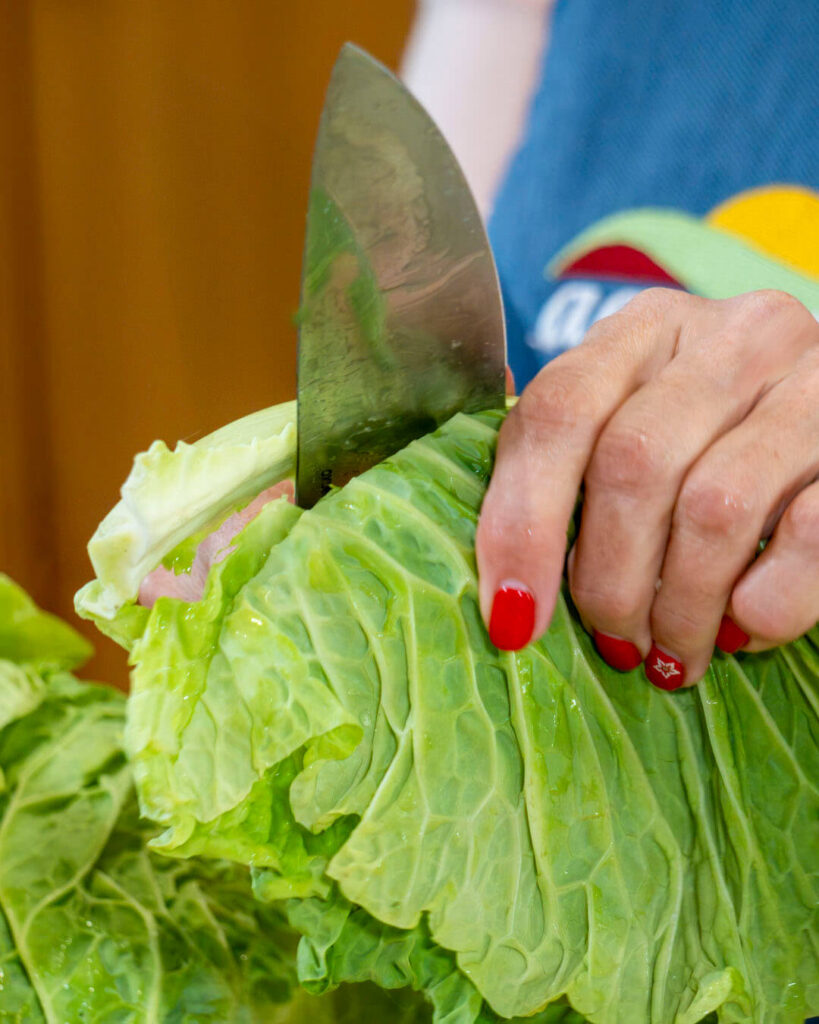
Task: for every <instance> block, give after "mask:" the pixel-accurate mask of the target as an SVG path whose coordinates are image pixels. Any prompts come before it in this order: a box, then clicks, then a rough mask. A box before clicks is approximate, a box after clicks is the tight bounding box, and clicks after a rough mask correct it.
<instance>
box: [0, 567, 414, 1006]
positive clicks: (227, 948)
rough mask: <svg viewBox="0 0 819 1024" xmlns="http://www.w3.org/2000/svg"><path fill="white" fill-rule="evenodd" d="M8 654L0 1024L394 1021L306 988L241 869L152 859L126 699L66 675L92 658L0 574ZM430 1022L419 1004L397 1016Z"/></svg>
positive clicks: (0, 618)
mask: <svg viewBox="0 0 819 1024" xmlns="http://www.w3.org/2000/svg"><path fill="white" fill-rule="evenodd" d="M0 650H2V653H3V655H5V656H6V657H3V658H2V659H0V714H1V715H2V723H3V726H4V727H0V768H1V769H2V775H0V1024H81V1022H88V1024H91V1022H99V1024H101V1022H103V1021H106V1022H113V1021H117V1022H119V1024H143V1022H144V1024H159V1022H163V1024H206V1022H208V1021H212V1022H214V1024H301V1022H305V1024H306V1022H308V1021H309V1022H311V1024H344V1022H348V1024H352V1022H353V1021H360V1020H391V1019H393V1014H392V1010H393V1004H394V999H393V1000H392V1001H390V995H389V993H385V992H382V991H381V990H380V989H377V988H375V986H358V987H355V988H353V987H347V988H345V989H343V990H340V991H338V992H336V993H334V995H333V996H331V997H326V998H324V999H316V998H315V997H314V996H312V995H309V994H307V993H306V992H303V991H301V990H299V988H298V986H297V982H296V967H295V958H296V942H297V938H298V937H297V935H296V933H295V932H294V931H293V929H292V928H291V927H290V926H289V925H288V924H287V921H286V919H285V916H284V913H283V912H282V911H281V910H280V909H278V908H275V907H270V906H267V905H265V904H263V903H260V902H258V901H257V900H256V899H254V897H253V894H252V891H251V886H250V878H249V875H248V870H247V868H246V867H243V866H240V865H236V864H234V863H230V862H227V861H217V860H202V859H191V860H185V861H182V860H171V859H169V858H167V857H162V856H160V855H159V854H157V853H154V852H151V851H150V850H149V848H148V845H147V843H148V840H149V839H150V838H151V836H152V835H154V834H155V832H156V829H155V827H153V826H151V825H150V824H149V823H146V822H144V821H140V820H139V817H138V812H137V805H136V799H135V794H134V787H133V781H132V778H131V773H130V769H129V768H128V766H127V764H126V762H125V758H124V755H123V752H122V730H123V724H124V703H125V702H124V698H123V697H122V695H121V694H119V693H117V692H116V691H114V690H112V689H110V688H107V687H103V686H99V685H94V684H89V683H81V682H79V681H78V680H76V679H75V678H73V677H72V676H71V675H69V674H68V672H66V671H65V670H64V667H65V666H67V665H69V664H76V663H77V662H79V661H81V660H82V659H83V658H84V657H87V655H88V653H89V648H88V646H87V644H86V643H85V641H83V640H82V639H81V638H80V637H79V636H78V635H77V634H76V633H75V632H74V630H72V629H71V627H69V626H68V625H66V624H65V623H62V622H60V621H59V620H57V619H55V618H54V617H53V616H50V615H47V614H46V613H45V612H42V611H41V610H40V609H38V608H37V607H36V605H34V603H33V602H32V601H31V600H30V598H29V597H28V596H27V595H26V594H25V593H24V592H23V591H22V590H21V589H20V588H19V587H17V586H16V585H15V584H14V583H12V581H11V580H9V579H8V577H5V576H0ZM13 659H17V660H13ZM35 666H40V668H39V670H38V669H37V668H35ZM428 1018H429V1014H428V1012H427V1010H426V1008H425V1006H424V1004H423V1003H421V1002H417V1001H416V1002H412V1001H411V1000H410V1001H407V1000H405V1001H403V1002H402V1014H401V1015H395V1017H394V1019H395V1021H396V1024H421V1022H422V1021H424V1020H427V1019H428Z"/></svg>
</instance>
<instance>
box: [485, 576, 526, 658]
mask: <svg viewBox="0 0 819 1024" xmlns="http://www.w3.org/2000/svg"><path fill="white" fill-rule="evenodd" d="M534 628H535V599H534V597H533V596H532V593H531V591H529V590H528V589H527V588H526V587H525V586H524V585H523V584H522V583H502V584H501V585H500V587H498V589H497V591H496V593H495V598H494V600H493V601H492V614H491V615H490V616H489V639H490V640H491V641H492V643H493V644H494V645H495V646H496V647H498V648H499V649H500V650H502V651H519V650H520V649H521V647H525V646H526V645H527V644H528V643H529V641H530V640H531V639H532V632H533V630H534Z"/></svg>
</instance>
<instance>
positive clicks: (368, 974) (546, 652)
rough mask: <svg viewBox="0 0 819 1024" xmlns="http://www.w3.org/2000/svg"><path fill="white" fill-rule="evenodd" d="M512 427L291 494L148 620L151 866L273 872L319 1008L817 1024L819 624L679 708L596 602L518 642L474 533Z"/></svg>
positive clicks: (140, 721) (141, 750)
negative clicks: (513, 644) (650, 681)
mask: <svg viewBox="0 0 819 1024" xmlns="http://www.w3.org/2000/svg"><path fill="white" fill-rule="evenodd" d="M500 420H501V414H494V413H485V414H480V415H475V416H463V415H461V416H456V417H455V418H454V419H453V420H451V421H450V422H449V423H448V424H447V425H445V426H444V427H443V428H442V429H440V430H439V431H437V432H436V433H435V434H432V435H429V436H428V437H426V438H423V439H421V440H419V441H417V442H415V443H413V444H411V445H409V446H408V447H407V448H406V449H404V450H403V451H401V452H399V453H398V454H396V455H395V456H394V457H392V458H390V459H388V460H386V461H384V462H382V463H380V464H379V465H377V466H375V467H374V468H373V469H371V470H369V471H368V472H367V473H365V474H362V475H361V476H360V477H357V478H356V479H354V480H352V481H351V482H350V483H349V484H347V485H346V486H345V487H344V488H342V489H340V490H338V491H335V492H333V493H331V494H329V495H328V496H326V497H325V498H324V499H322V501H320V502H319V503H318V504H317V505H316V506H315V508H313V509H312V510H310V511H309V512H301V511H300V510H299V509H296V508H293V507H292V506H290V505H288V504H287V503H286V502H285V501H283V500H280V501H275V502H271V503H269V504H268V505H267V506H265V507H264V509H263V510H262V512H261V513H260V514H259V515H258V516H257V517H256V519H254V520H253V521H252V522H251V523H250V524H249V525H248V526H247V527H246V528H245V529H244V531H243V532H242V533H241V534H239V535H238V537H237V538H235V540H234V542H233V543H234V547H233V550H232V552H231V554H230V555H229V556H228V557H227V558H226V559H225V560H224V561H222V562H220V563H219V564H218V565H215V566H214V567H213V568H212V569H211V571H210V575H209V577H208V581H207V585H206V588H205V593H204V596H203V598H202V600H201V601H198V602H195V603H185V602H183V601H180V600H178V599H173V598H160V599H159V600H158V601H157V602H156V604H155V605H154V606H153V608H152V609H151V610H150V612H148V610H147V609H141V610H140V611H139V614H140V615H142V618H141V620H140V626H139V629H138V630H134V631H133V632H132V633H131V635H130V637H129V645H130V647H131V662H132V665H133V672H132V694H131V697H130V699H129V703H128V710H127V724H126V733H125V743H126V749H127V752H128V755H129V758H130V759H131V763H132V766H133V773H134V777H135V780H136V785H137V790H138V793H139V800H140V806H141V810H142V812H143V814H144V815H146V816H147V817H148V818H149V819H151V820H152V821H153V822H155V823H156V824H157V825H158V826H160V828H161V829H162V831H161V833H160V835H159V836H158V837H157V838H156V839H155V840H154V841H153V844H152V845H153V848H154V849H155V850H157V851H161V852H163V853H165V854H167V855H170V856H171V857H173V858H182V859H184V858H188V857H194V856H196V857H202V856H204V857H214V858H225V857H227V858H231V859H233V860H236V861H239V862H241V863H244V864H248V865H250V866H251V867H252V868H253V874H254V884H255V889H256V892H257V895H258V896H259V898H260V900H263V901H264V900H268V901H281V900H286V901H287V902H286V906H287V910H288V914H289V916H290V920H291V922H292V923H293V924H294V926H295V927H296V928H297V929H298V930H299V931H300V932H301V933H302V934H303V936H304V938H303V939H302V942H301V945H300V948H299V954H298V967H299V974H300V977H301V979H302V981H303V983H304V984H306V985H307V987H308V988H310V989H311V990H312V991H326V990H330V989H332V988H333V987H334V986H335V985H336V984H338V983H340V982H344V981H365V980H366V981H370V982H375V983H376V984H377V985H379V986H380V987H382V988H386V989H393V988H399V987H402V986H409V987H412V988H415V989H417V990H418V991H420V992H423V993H425V994H426V996H427V998H428V999H429V1000H430V1001H431V1003H432V1004H433V1007H434V1014H435V1020H436V1022H439V1024H443V1022H446V1024H471V1022H474V1021H478V1020H480V1021H485V1020H496V1019H498V1018H501V1019H510V1018H516V1017H532V1019H533V1020H542V1021H557V1020H567V1021H569V1020H579V1019H582V1018H585V1019H586V1020H588V1021H589V1022H591V1024H697V1022H698V1021H702V1020H705V1019H709V1020H718V1021H719V1022H720V1024H740V1022H742V1024H748V1022H751V1024H787V1022H801V1021H802V1020H803V1019H804V1017H805V1016H806V1015H807V1013H808V1011H809V1010H810V1009H815V1008H816V1007H818V1006H819V934H818V932H817V924H818V923H819V634H818V633H817V631H816V630H814V631H812V632H811V633H810V634H808V635H807V636H805V637H804V638H802V639H800V640H798V641H797V642H795V643H793V644H791V645H789V646H787V647H783V648H780V649H778V650H775V651H771V652H767V653H764V654H758V655H753V656H750V655H740V656H738V657H728V656H725V655H722V654H717V655H716V656H715V658H714V660H713V662H712V664H711V667H710V669H709V671H708V673H707V674H706V677H705V678H704V679H703V681H702V682H701V683H700V684H698V686H697V687H695V688H693V689H689V690H684V691H681V692H678V693H676V694H674V695H668V694H665V693H661V692H659V691H657V690H655V689H654V688H652V687H651V686H649V685H647V684H646V682H645V680H644V679H643V677H642V675H641V673H639V672H633V673H629V674H626V675H620V674H618V673H616V672H613V671H612V670H610V669H609V668H608V667H607V666H606V665H605V664H604V663H603V662H602V661H601V659H600V658H599V657H598V656H597V654H596V652H595V650H594V648H593V645H592V643H591V642H590V639H589V637H588V636H587V635H586V633H585V632H584V630H583V629H582V627H581V625H580V623H579V620H578V618H577V616H576V614H575V612H574V610H573V609H572V607H571V603H570V601H569V599H568V596H567V595H564V596H563V597H562V598H561V600H560V601H559V603H558V607H557V610H556V612H555V615H554V618H553V621H552V623H551V626H550V629H549V631H548V633H547V634H546V636H545V637H544V638H543V639H542V640H541V641H540V642H538V643H536V644H533V645H530V646H529V647H527V648H526V649H524V650H523V651H520V652H518V653H516V654H507V653H502V652H499V651H498V650H496V649H495V648H494V647H493V646H492V645H491V643H490V642H489V640H488V637H487V635H486V631H485V629H484V626H483V624H482V621H481V618H480V614H479V609H478V600H477V581H476V571H475V562H474V535H475V527H476V522H477V517H478V512H479V509H480V505H481V501H482V498H483V494H484V492H485V488H486V485H487V482H488V480H489V476H490V474H491V470H492V463H493V458H494V450H495V442H496V435H497V429H498V426H499V423H500ZM91 586H93V584H92V585H91ZM131 607H132V606H130V605H128V604H127V603H123V604H122V605H120V606H118V607H116V608H113V609H111V610H110V613H111V615H112V616H113V618H114V619H115V618H116V616H118V615H123V614H135V613H133V612H132V611H129V610H128V609H129V608H131ZM78 608H79V610H80V611H81V613H85V614H90V615H92V616H94V615H95V614H98V611H97V612H95V610H94V609H89V608H88V606H87V604H84V602H83V598H82V596H81V598H80V600H79V603H78ZM143 613H144V614H143ZM109 621H112V620H109ZM536 1014H539V1015H541V1016H540V1017H538V1016H534V1017H533V1016H532V1015H536ZM542 1015H546V1016H542ZM578 1015H579V1016H578ZM712 1015H713V1016H712Z"/></svg>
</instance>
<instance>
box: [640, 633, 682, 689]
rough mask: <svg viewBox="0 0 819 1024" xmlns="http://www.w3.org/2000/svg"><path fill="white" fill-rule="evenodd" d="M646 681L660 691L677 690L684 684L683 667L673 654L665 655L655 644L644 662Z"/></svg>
mask: <svg viewBox="0 0 819 1024" xmlns="http://www.w3.org/2000/svg"><path fill="white" fill-rule="evenodd" d="M645 672H646V676H647V678H648V681H649V682H650V683H652V684H653V685H654V686H656V687H658V688H659V689H660V690H679V688H680V687H681V686H682V684H683V683H684V682H685V665H683V663H682V662H681V661H680V660H679V659H678V658H675V657H674V655H673V654H666V652H665V651H661V650H660V648H659V647H658V646H657V645H656V644H652V645H651V650H650V651H649V652H648V657H647V658H646V660H645Z"/></svg>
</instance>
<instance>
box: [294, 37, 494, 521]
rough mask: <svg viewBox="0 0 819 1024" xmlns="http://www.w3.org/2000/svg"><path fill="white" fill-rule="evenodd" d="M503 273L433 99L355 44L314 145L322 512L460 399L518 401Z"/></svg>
mask: <svg viewBox="0 0 819 1024" xmlns="http://www.w3.org/2000/svg"><path fill="white" fill-rule="evenodd" d="M505 366H506V340H505V327H504V316H503V305H502V302H501V295H500V287H499V284H498V276H497V271H496V269H495V262H494V259H493V256H492V251H491V249H490V247H489V241H488V239H487V237H486V232H485V230H484V226H483V223H482V221H481V217H480V214H479V213H478V209H477V206H476V204H475V200H474V198H473V196H472V193H471V192H470V190H469V186H468V185H467V183H466V179H465V177H464V174H463V171H462V170H461V168H460V166H459V164H458V161H457V159H456V158H455V156H454V154H453V153H452V150H451V149H450V147H449V145H448V144H447V142H446V141H445V139H444V137H443V136H442V135H441V133H440V131H439V130H438V128H437V127H436V125H435V123H434V122H433V121H432V119H431V117H430V116H429V114H428V113H427V112H426V111H425V110H424V108H423V107H422V106H421V104H420V103H419V102H418V101H417V100H416V99H415V98H414V97H413V96H412V95H411V94H410V93H409V91H408V90H407V89H406V88H405V87H404V86H403V85H402V83H401V82H400V81H399V80H398V79H397V78H396V77H395V76H394V75H393V74H392V73H391V72H390V71H388V70H387V69H386V68H385V67H383V65H381V64H379V63H378V62H377V61H376V60H374V59H373V58H372V57H371V56H369V54H367V53H365V52H364V51H363V50H361V49H359V48H358V47H356V46H353V45H352V44H349V43H348V44H346V45H345V46H344V47H343V48H342V51H341V54H340V56H339V58H338V60H337V62H336V64H335V66H334V68H333V72H332V75H331V78H330V83H329V86H328V90H327V96H326V100H325V103H324V108H323V110H322V114H321V119H320V123H319V130H318V136H317V140H316V146H315V151H314V156H313V168H312V178H311V185H310V197H309V204H308V213H307V229H306V237H305V249H304V261H303V269H302V288H301V307H300V312H299V346H298V442H297V444H298V451H297V470H296V495H297V501H298V503H299V505H301V506H302V507H303V508H310V507H311V506H312V505H313V504H314V503H315V502H316V501H317V500H318V499H319V498H320V497H321V496H322V495H323V494H324V493H326V492H327V491H328V490H329V489H330V488H331V487H332V486H341V485H343V484H344V483H346V482H347V481H348V480H349V479H350V478H351V477H353V476H355V475H357V474H358V473H361V472H363V471H364V470H365V469H368V468H369V467H370V466H372V465H374V464H375V463H376V462H379V461H381V460H382V459H384V458H386V457H387V456H389V455H392V454H393V453H394V452H396V451H398V450H399V449H400V448H402V447H404V446H405V445H406V444H408V443H409V442H410V441H412V440H414V439H415V438H417V437H420V436H421V435H423V434H425V433H428V432H429V431H430V430H433V429H434V428H435V427H437V426H439V425H440V424H441V423H443V422H445V421H446V420H447V419H449V418H450V417H451V416H452V415H454V414H455V413H456V412H458V411H465V412H475V411H478V410H480V409H488V408H500V407H502V406H503V404H504V401H505Z"/></svg>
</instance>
